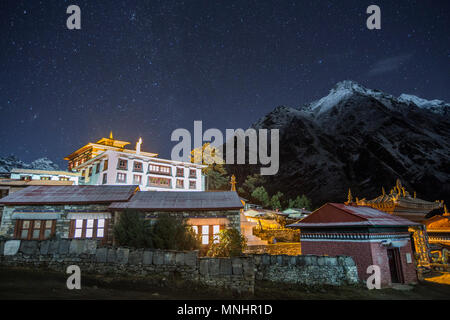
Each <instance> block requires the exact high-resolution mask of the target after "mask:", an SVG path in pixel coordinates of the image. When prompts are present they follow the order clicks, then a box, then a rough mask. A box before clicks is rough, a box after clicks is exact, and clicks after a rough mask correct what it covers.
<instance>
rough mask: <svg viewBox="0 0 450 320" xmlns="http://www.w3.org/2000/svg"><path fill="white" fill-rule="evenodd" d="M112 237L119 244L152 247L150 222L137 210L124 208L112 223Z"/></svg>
mask: <svg viewBox="0 0 450 320" xmlns="http://www.w3.org/2000/svg"><path fill="white" fill-rule="evenodd" d="M114 238H115V240H116V242H117V244H118V245H120V246H130V247H134V248H153V241H152V238H151V225H150V222H149V221H146V220H145V219H144V216H143V213H141V212H138V211H134V210H126V211H124V212H123V213H122V214H121V215H120V218H119V221H118V222H117V223H116V224H115V225H114Z"/></svg>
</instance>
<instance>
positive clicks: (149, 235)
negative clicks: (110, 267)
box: [114, 210, 200, 250]
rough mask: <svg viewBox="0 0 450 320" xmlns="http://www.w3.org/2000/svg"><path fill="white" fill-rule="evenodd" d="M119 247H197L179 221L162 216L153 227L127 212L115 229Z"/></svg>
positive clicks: (195, 239)
mask: <svg viewBox="0 0 450 320" xmlns="http://www.w3.org/2000/svg"><path fill="white" fill-rule="evenodd" d="M114 237H115V240H116V242H117V244H118V245H120V246H129V247H134V248H154V249H166V250H195V249H198V248H199V247H200V241H199V238H198V236H197V235H196V234H195V232H194V231H193V230H192V228H191V227H190V226H189V225H187V224H186V222H185V221H184V220H183V219H182V218H175V217H171V216H169V215H168V214H161V215H159V216H158V218H157V219H156V222H155V223H154V224H152V223H151V221H150V220H146V219H145V217H144V214H143V213H141V212H138V211H133V210H127V211H125V212H124V213H122V214H121V215H120V219H119V221H118V223H116V225H115V226H114Z"/></svg>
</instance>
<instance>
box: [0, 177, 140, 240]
mask: <svg viewBox="0 0 450 320" xmlns="http://www.w3.org/2000/svg"><path fill="white" fill-rule="evenodd" d="M138 190H139V188H138V187H137V186H80V185H74V186H30V187H27V188H25V189H22V190H20V191H17V192H14V193H12V194H10V195H8V196H7V197H5V198H2V199H0V204H3V205H4V211H3V218H2V221H1V224H0V237H4V238H7V239H21V240H45V239H50V238H59V239H71V238H73V239H99V240H101V241H102V242H104V243H109V242H111V240H112V223H111V221H112V218H113V217H112V214H111V212H110V211H109V209H108V207H109V206H110V205H111V203H113V202H114V203H119V202H123V201H128V200H129V199H130V198H131V197H132V196H133V195H134V194H135V193H136V192H137V191H138Z"/></svg>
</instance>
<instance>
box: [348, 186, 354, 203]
mask: <svg viewBox="0 0 450 320" xmlns="http://www.w3.org/2000/svg"><path fill="white" fill-rule="evenodd" d="M352 202H353V196H352V190H350V188H348V194H347V202H346V204H351V203H352Z"/></svg>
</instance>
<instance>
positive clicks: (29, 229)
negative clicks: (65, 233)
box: [15, 219, 107, 240]
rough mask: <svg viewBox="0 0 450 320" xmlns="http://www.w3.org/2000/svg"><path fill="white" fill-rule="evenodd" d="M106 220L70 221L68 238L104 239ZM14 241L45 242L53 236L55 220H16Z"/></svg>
mask: <svg viewBox="0 0 450 320" xmlns="http://www.w3.org/2000/svg"><path fill="white" fill-rule="evenodd" d="M106 221H107V220H106V219H75V220H71V221H70V231H69V238H104V237H105V236H106V231H105V228H106V225H107V223H106ZM16 223H17V224H16V229H15V237H16V239H22V240H45V239H48V238H50V237H51V236H53V235H54V234H55V226H56V220H17V222H16Z"/></svg>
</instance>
